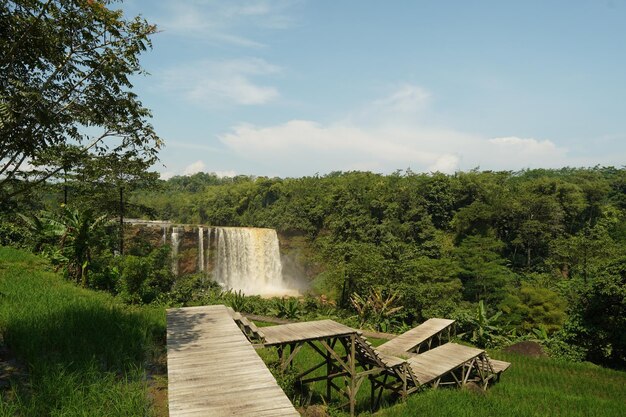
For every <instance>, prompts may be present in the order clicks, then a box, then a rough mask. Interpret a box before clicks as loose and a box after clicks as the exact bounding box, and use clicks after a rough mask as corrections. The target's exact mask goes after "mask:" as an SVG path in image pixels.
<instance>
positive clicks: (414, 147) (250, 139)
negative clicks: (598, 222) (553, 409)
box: [219, 85, 571, 175]
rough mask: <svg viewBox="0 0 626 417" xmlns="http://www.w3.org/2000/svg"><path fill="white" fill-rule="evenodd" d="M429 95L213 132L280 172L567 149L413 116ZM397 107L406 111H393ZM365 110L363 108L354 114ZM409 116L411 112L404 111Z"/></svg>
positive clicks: (460, 161)
mask: <svg viewBox="0 0 626 417" xmlns="http://www.w3.org/2000/svg"><path fill="white" fill-rule="evenodd" d="M429 97H430V94H429V93H428V92H427V91H426V90H424V89H422V88H420V87H419V86H410V85H403V86H401V87H400V88H399V89H398V90H396V91H394V92H393V93H392V94H390V95H388V96H387V97H386V98H383V99H380V100H375V101H373V102H372V103H370V104H368V105H366V106H364V108H365V109H374V108H377V109H378V111H377V112H370V116H369V120H367V121H361V120H360V119H359V118H350V119H348V120H345V121H339V122H335V123H329V124H320V123H317V122H315V121H312V120H290V121H287V122H285V123H282V124H278V125H273V126H256V125H250V124H240V125H238V126H235V127H233V128H232V130H231V131H230V132H228V133H225V134H222V135H220V136H219V138H220V140H221V141H222V143H224V144H225V145H226V147H227V148H229V149H230V150H231V151H232V152H233V153H234V154H236V155H238V156H240V157H242V158H245V159H247V160H249V161H254V162H257V163H260V164H263V165H265V166H267V167H272V168H273V169H274V171H279V174H280V175H304V174H312V173H316V172H320V173H325V172H330V171H336V170H343V171H346V170H353V169H360V170H363V169H367V170H374V171H378V172H393V171H395V170H397V169H404V168H409V167H410V168H412V169H414V170H416V171H440V172H446V173H452V172H455V171H457V170H459V169H471V168H474V167H477V166H480V167H481V168H483V169H494V170H515V169H523V168H532V167H560V166H565V165H568V161H571V159H568V157H567V150H566V149H564V148H561V147H558V146H557V145H556V144H555V143H553V142H551V141H549V140H539V139H535V138H519V137H515V136H510V137H498V138H488V137H483V136H480V135H476V134H470V133H466V132H461V131H458V130H454V129H449V128H443V127H438V126H431V125H429V124H428V123H426V122H424V121H422V119H420V118H419V117H417V116H418V115H419V114H421V113H422V112H423V111H426V110H428V100H429ZM397 113H403V114H404V116H405V117H402V118H398V117H397ZM361 114H364V113H361ZM411 116H415V117H411Z"/></svg>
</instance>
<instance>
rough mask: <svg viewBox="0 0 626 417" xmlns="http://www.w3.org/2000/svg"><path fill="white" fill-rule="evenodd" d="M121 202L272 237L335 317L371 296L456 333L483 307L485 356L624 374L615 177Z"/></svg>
mask: <svg viewBox="0 0 626 417" xmlns="http://www.w3.org/2000/svg"><path fill="white" fill-rule="evenodd" d="M131 201H133V202H135V203H136V205H137V206H139V205H143V206H148V207H151V208H152V209H153V212H152V215H153V216H154V217H156V218H161V219H170V220H173V221H178V222H182V223H202V224H211V225H230V226H256V227H271V228H275V229H277V230H278V231H279V232H280V233H281V234H282V235H283V236H284V239H285V240H290V241H296V242H299V244H300V246H301V248H302V249H303V250H302V251H301V252H300V258H299V259H300V261H301V262H302V263H304V264H305V265H306V266H307V271H308V275H309V277H310V278H311V279H312V280H313V287H314V289H315V290H316V291H318V292H322V293H324V294H327V295H329V296H331V297H332V298H333V299H334V300H335V301H336V303H337V305H338V306H339V307H341V308H345V309H353V308H354V307H355V306H354V303H353V302H351V297H352V295H353V294H354V293H356V294H358V295H359V296H361V297H363V298H366V297H368V296H370V295H371V294H375V293H376V290H378V291H382V294H383V296H387V297H391V296H393V295H395V296H396V304H398V305H400V306H402V307H403V308H402V309H401V310H400V311H399V312H398V313H397V314H395V315H394V316H393V318H392V319H391V318H390V319H389V320H390V321H392V322H396V323H397V322H402V323H408V324H411V323H414V322H419V321H421V320H423V319H425V318H428V317H433V316H445V317H454V318H457V319H459V320H460V321H461V322H466V323H467V322H471V321H472V320H475V318H474V317H475V316H476V314H475V311H476V309H477V308H478V307H477V305H478V303H479V301H482V302H483V303H482V304H483V305H484V307H485V308H484V311H483V317H484V318H485V319H489V318H491V319H493V323H492V324H497V326H496V327H497V329H498V331H495V332H489V334H486V335H485V336H484V337H483V339H484V340H481V341H480V342H481V343H482V344H484V345H498V344H501V343H505V342H506V341H507V340H512V339H515V338H516V337H519V336H520V335H524V334H532V335H534V337H536V338H539V339H540V340H544V341H548V340H549V341H550V343H548V344H550V345H551V347H552V349H553V350H554V351H555V352H558V354H561V355H564V356H567V357H570V358H578V359H582V358H586V359H589V360H592V361H594V362H597V363H603V364H607V365H612V366H624V364H625V363H626V170H625V169H616V168H591V169H575V168H564V169H560V170H527V171H522V172H480V171H478V170H475V171H471V172H464V173H463V172H459V173H456V174H454V175H445V174H440V173H433V174H417V173H413V172H410V171H408V172H397V173H394V174H392V175H380V174H374V173H368V172H347V173H332V174H329V175H325V176H315V177H304V178H294V179H291V178H289V179H279V178H265V177H247V176H239V177H235V178H223V179H222V178H218V177H217V176H215V175H212V174H206V173H199V174H196V175H193V176H188V177H187V176H186V177H175V178H172V179H170V180H169V181H167V182H165V183H163V184H162V185H161V190H160V191H158V192H155V191H137V192H135V193H134V194H133V196H132V199H131ZM494 316H497V317H494ZM392 324H393V323H392ZM383 327H385V326H383ZM477 337H478V336H477ZM475 341H476V340H475Z"/></svg>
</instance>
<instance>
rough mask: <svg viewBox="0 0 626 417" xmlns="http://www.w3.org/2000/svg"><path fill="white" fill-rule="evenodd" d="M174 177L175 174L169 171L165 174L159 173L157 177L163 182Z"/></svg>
mask: <svg viewBox="0 0 626 417" xmlns="http://www.w3.org/2000/svg"><path fill="white" fill-rule="evenodd" d="M174 175H176V173H174V172H171V171H166V172H161V173H160V174H159V177H160V178H161V179H162V180H163V181H167V180H169V179H170V178H172V177H173V176H174Z"/></svg>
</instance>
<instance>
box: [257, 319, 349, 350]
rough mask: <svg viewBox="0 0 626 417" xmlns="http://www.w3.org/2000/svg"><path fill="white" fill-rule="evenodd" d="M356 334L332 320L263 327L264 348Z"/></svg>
mask: <svg viewBox="0 0 626 417" xmlns="http://www.w3.org/2000/svg"><path fill="white" fill-rule="evenodd" d="M356 333H358V332H357V331H356V330H354V329H353V328H352V327H348V326H345V325H343V324H341V323H337V322H336V321H333V320H317V321H305V322H301V323H291V324H281V325H278V326H268V327H263V335H264V336H265V342H264V343H263V344H264V345H265V346H273V345H282V344H288V343H294V342H304V341H307V340H315V339H325V338H330V337H338V336H345V335H349V334H356Z"/></svg>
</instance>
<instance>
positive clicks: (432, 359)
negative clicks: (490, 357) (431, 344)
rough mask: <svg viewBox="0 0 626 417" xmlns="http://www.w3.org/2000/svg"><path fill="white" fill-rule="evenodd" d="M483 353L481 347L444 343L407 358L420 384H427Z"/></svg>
mask: <svg viewBox="0 0 626 417" xmlns="http://www.w3.org/2000/svg"><path fill="white" fill-rule="evenodd" d="M484 353H485V351H484V350H482V349H476V348H473V347H469V346H463V345H459V344H456V343H446V344H445V345H441V346H439V347H436V348H435V349H432V350H429V351H427V352H424V353H421V354H419V355H416V356H413V357H412V358H409V359H408V360H407V363H408V364H409V365H410V367H411V370H412V371H413V373H414V374H415V376H416V377H417V379H418V381H419V382H420V384H422V385H424V384H429V383H431V382H432V381H434V380H436V379H438V378H441V377H442V376H445V375H446V374H448V373H450V372H451V371H453V370H455V369H457V368H459V367H461V366H463V365H464V364H467V363H468V362H471V361H472V359H475V358H477V357H479V356H481V355H483V354H484Z"/></svg>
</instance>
